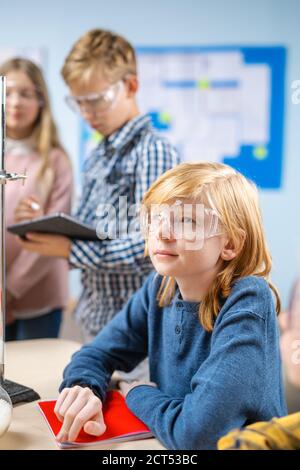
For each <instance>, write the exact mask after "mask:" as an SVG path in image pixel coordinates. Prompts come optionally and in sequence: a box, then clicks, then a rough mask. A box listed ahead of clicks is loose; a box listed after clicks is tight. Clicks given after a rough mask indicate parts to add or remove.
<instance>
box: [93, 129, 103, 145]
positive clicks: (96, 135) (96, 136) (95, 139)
mask: <svg viewBox="0 0 300 470" xmlns="http://www.w3.org/2000/svg"><path fill="white" fill-rule="evenodd" d="M102 139H103V135H102V134H100V132H97V131H95V132H93V133H92V142H93V143H95V144H99V143H100V142H101V140H102Z"/></svg>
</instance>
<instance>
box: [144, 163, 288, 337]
mask: <svg viewBox="0 0 300 470" xmlns="http://www.w3.org/2000/svg"><path fill="white" fill-rule="evenodd" d="M174 198H189V199H192V200H194V201H195V202H201V203H203V204H204V205H205V206H206V207H210V208H211V209H214V210H215V211H216V212H217V213H218V215H219V218H220V221H221V224H222V228H223V230H224V231H225V233H226V234H227V236H228V237H229V239H230V240H232V242H233V243H234V244H235V246H239V247H240V249H239V251H238V254H237V256H236V257H235V258H234V259H232V260H231V261H224V262H223V266H222V269H221V271H220V272H219V273H218V275H217V277H216V279H215V280H214V282H213V284H212V286H211V288H210V290H209V292H208V293H207V295H206V296H205V298H204V299H203V300H202V302H201V303H200V307H199V320H200V322H201V324H202V326H203V327H204V328H205V329H206V330H207V331H212V330H213V326H214V323H215V319H216V317H217V315H218V313H219V311H220V296H222V297H223V298H227V297H228V296H229V294H230V292H231V289H232V284H233V282H234V281H236V280H237V279H240V278H243V277H246V276H251V275H253V276H259V277H262V278H264V279H265V280H266V281H267V282H268V284H269V286H270V288H271V289H272V291H273V292H274V295H275V298H276V311H277V313H279V312H280V298H279V294H278V291H277V289H276V288H275V287H274V286H273V284H272V283H271V282H270V281H269V279H268V278H269V274H270V271H271V267H272V261H271V256H270V253H269V250H268V247H267V244H266V240H265V234H264V230H263V225H262V217H261V211H260V207H259V200H258V192H257V189H256V187H255V185H254V184H253V183H251V182H250V181H248V180H247V179H246V178H245V177H244V176H243V175H241V174H240V173H239V172H237V171H235V170H234V169H233V168H231V167H230V166H227V165H223V164H221V163H210V162H199V163H182V164H181V165H178V166H176V167H175V168H172V169H171V170H169V171H167V172H166V173H164V174H163V175H162V176H160V177H159V178H158V179H157V180H156V181H155V182H154V183H153V184H152V186H151V187H150V188H149V190H148V191H147V193H146V194H145V195H144V198H143V201H142V205H143V208H144V209H145V210H146V211H149V210H150V207H151V205H152V204H163V203H168V202H170V201H172V200H174ZM147 254H148V249H147V237H146V249H145V255H147ZM175 289H176V285H175V279H173V278H172V277H169V276H164V277H163V279H162V282H161V286H160V289H159V292H158V301H159V305H160V306H164V305H167V304H169V303H170V302H171V300H172V298H173V296H174V294H175Z"/></svg>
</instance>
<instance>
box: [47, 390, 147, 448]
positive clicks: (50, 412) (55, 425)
mask: <svg viewBox="0 0 300 470" xmlns="http://www.w3.org/2000/svg"><path fill="white" fill-rule="evenodd" d="M55 403H56V401H55V400H43V401H39V402H38V406H39V408H40V410H41V412H42V414H43V415H44V418H45V419H46V422H47V424H48V426H49V427H50V430H51V431H52V434H53V436H54V437H56V436H57V434H58V433H59V431H60V428H61V426H62V423H61V422H60V421H59V420H58V419H57V417H56V415H55V413H54V407H55ZM103 417H104V422H105V424H106V431H105V433H104V434H102V436H99V437H95V436H91V435H89V434H87V433H85V432H84V431H83V429H82V430H81V431H80V434H79V436H78V437H77V439H76V441H75V442H62V443H61V442H57V441H56V442H57V444H58V446H59V447H61V448H69V447H77V446H83V445H84V446H86V445H92V444H108V443H114V442H122V441H130V440H131V441H132V440H137V439H145V438H149V437H152V433H151V431H150V430H149V429H148V428H147V426H146V425H145V424H144V423H142V421H140V420H139V419H138V418H137V417H136V416H134V414H133V413H132V412H131V411H130V410H129V409H128V407H127V405H126V402H125V399H124V397H123V396H122V395H121V394H120V393H119V392H117V391H110V392H108V393H107V397H106V400H105V403H104V405H103Z"/></svg>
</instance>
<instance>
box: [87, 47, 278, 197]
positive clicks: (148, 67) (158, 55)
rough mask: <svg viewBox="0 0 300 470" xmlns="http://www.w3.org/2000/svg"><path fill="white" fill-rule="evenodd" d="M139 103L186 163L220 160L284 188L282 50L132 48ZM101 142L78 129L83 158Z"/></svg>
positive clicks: (267, 185) (266, 184) (271, 185)
mask: <svg viewBox="0 0 300 470" xmlns="http://www.w3.org/2000/svg"><path fill="white" fill-rule="evenodd" d="M137 52H138V71H139V77H140V91H139V93H138V102H139V106H140V109H141V111H142V112H143V113H148V114H149V115H150V116H151V119H152V122H153V125H154V127H155V128H157V129H158V130H159V132H161V133H162V134H163V135H165V136H166V137H167V138H168V139H170V140H171V142H172V143H173V144H175V145H176V146H177V148H178V150H179V152H180V154H181V156H182V159H183V160H184V161H197V160H210V161H217V162H223V163H226V164H229V165H231V166H232V167H234V168H236V169H238V170H239V171H241V172H242V173H243V174H244V175H245V176H247V177H248V178H250V179H251V180H253V181H254V182H255V183H256V184H257V185H258V186H259V187H260V188H263V189H279V188H280V187H281V185H282V167H283V127H284V86H285V83H284V81H285V63H286V49H285V48H284V47H234V46H232V47H231V46H230V47H142V48H137ZM100 139H101V137H100V136H99V135H97V134H96V133H95V132H91V130H90V129H89V128H88V127H87V126H86V125H84V124H82V132H81V143H80V155H81V161H82V159H83V158H84V156H85V155H86V154H87V152H88V151H89V150H90V148H91V147H93V146H95V145H96V144H97V143H98V142H99V141H100Z"/></svg>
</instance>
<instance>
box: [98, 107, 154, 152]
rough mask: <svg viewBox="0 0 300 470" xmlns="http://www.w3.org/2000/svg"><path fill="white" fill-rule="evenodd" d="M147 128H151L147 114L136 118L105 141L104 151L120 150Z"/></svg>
mask: <svg viewBox="0 0 300 470" xmlns="http://www.w3.org/2000/svg"><path fill="white" fill-rule="evenodd" d="M149 127H151V118H150V117H149V116H148V115H147V114H144V115H139V116H136V117H135V118H133V119H131V120H130V121H128V122H126V124H124V125H123V126H122V127H121V128H120V129H118V130H117V131H116V132H114V133H113V134H111V135H110V136H109V137H107V138H106V139H105V144H106V149H108V148H111V149H114V150H120V149H121V148H122V147H124V146H125V145H126V144H127V143H128V142H130V141H131V140H132V139H133V137H134V136H135V135H136V134H137V133H138V132H140V131H141V130H142V129H146V128H149Z"/></svg>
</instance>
